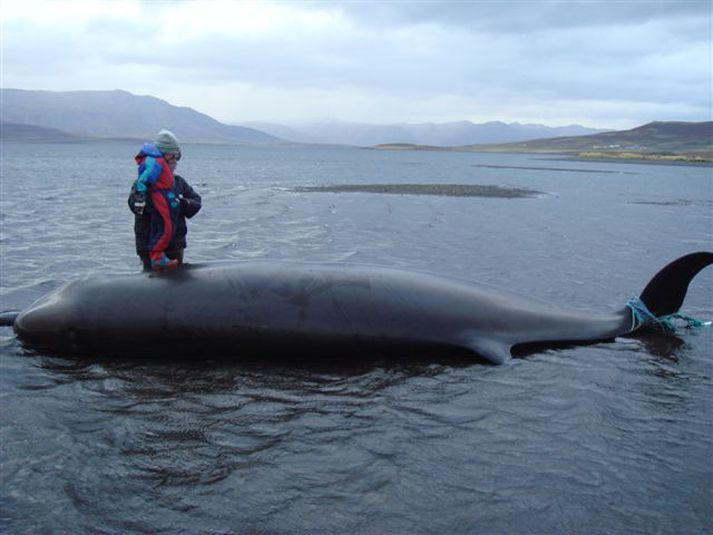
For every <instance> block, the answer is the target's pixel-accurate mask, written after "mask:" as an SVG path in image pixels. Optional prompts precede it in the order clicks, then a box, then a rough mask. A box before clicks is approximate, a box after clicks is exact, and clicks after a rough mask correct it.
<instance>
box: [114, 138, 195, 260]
mask: <svg viewBox="0 0 713 535" xmlns="http://www.w3.org/2000/svg"><path fill="white" fill-rule="evenodd" d="M178 160H180V151H179V156H178V158H170V159H169V160H168V162H167V163H168V167H169V168H170V170H171V172H172V173H173V194H174V197H175V198H177V199H178V204H179V206H178V213H177V214H176V216H175V219H173V220H172V223H173V224H174V225H173V226H174V228H173V237H172V239H171V241H170V243H169V244H168V247H167V248H166V250H165V254H166V256H167V257H168V258H169V260H176V261H177V263H178V265H181V264H182V263H183V251H184V249H185V248H186V246H187V242H186V234H187V233H188V226H187V224H186V219H190V218H191V217H193V216H194V215H196V214H197V213H198V212H199V211H200V209H201V207H202V199H201V196H200V195H199V194H198V193H197V192H196V191H195V190H194V189H193V188H192V187H191V186H190V184H189V183H188V182H187V181H186V180H185V179H184V178H183V177H182V176H180V175H177V174H176V166H177V165H178ZM128 204H129V209H130V210H131V211H132V212H133V213H134V216H135V217H134V237H135V238H136V254H137V255H138V256H139V258H140V259H141V263H142V264H143V269H144V271H151V270H152V267H151V257H150V255H149V238H150V231H151V216H150V213H149V212H150V211H151V204H150V203H149V204H148V205H147V203H146V197H145V196H143V195H140V194H139V193H138V192H137V191H136V187H135V186H134V187H132V188H131V193H130V195H129V198H128Z"/></svg>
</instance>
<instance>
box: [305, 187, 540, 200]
mask: <svg viewBox="0 0 713 535" xmlns="http://www.w3.org/2000/svg"><path fill="white" fill-rule="evenodd" d="M292 191H297V192H321V193H391V194H398V195H438V196H442V197H494V198H501V199H523V198H536V197H542V196H544V195H545V194H544V193H542V192H540V191H535V190H531V189H525V188H508V187H502V186H485V185H477V184H339V185H332V186H301V187H297V188H293V190H292Z"/></svg>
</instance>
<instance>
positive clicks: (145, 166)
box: [133, 130, 181, 271]
mask: <svg viewBox="0 0 713 535" xmlns="http://www.w3.org/2000/svg"><path fill="white" fill-rule="evenodd" d="M134 159H135V160H136V164H137V166H138V178H137V179H136V181H135V182H134V186H133V190H135V192H136V195H137V196H138V199H139V203H138V204H137V205H135V206H136V207H137V209H138V210H140V211H142V212H143V210H145V209H146V208H147V204H146V201H147V200H149V201H150V206H148V210H147V212H148V216H149V236H148V255H149V259H150V264H151V269H152V270H154V271H160V270H165V269H174V268H176V266H178V260H177V259H175V258H173V259H171V258H169V257H168V256H166V248H167V247H168V245H169V244H170V243H171V240H172V239H173V232H174V226H175V221H176V218H177V214H178V208H179V200H178V198H177V197H176V195H175V193H174V191H173V185H174V178H173V171H172V170H171V166H170V163H171V162H178V160H180V159H181V148H180V147H179V145H178V139H176V136H175V135H173V133H172V132H170V131H168V130H161V131H160V132H159V133H158V135H157V136H156V141H155V142H154V143H144V144H143V146H142V147H141V150H140V151H139V153H138V154H137V155H136V156H135V157H134ZM174 168H175V165H174ZM142 199H143V208H142V207H141V200H142Z"/></svg>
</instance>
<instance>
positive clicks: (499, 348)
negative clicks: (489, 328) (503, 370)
mask: <svg viewBox="0 0 713 535" xmlns="http://www.w3.org/2000/svg"><path fill="white" fill-rule="evenodd" d="M466 345H467V346H468V348H470V349H471V350H472V351H473V352H474V353H476V354H478V355H479V356H480V357H483V358H484V359H486V360H488V361H490V362H492V363H493V364H504V363H505V362H507V361H508V360H510V357H511V356H512V353H510V347H511V346H510V344H507V343H505V342H499V341H497V340H491V339H488V338H478V337H476V336H472V337H467V338H466Z"/></svg>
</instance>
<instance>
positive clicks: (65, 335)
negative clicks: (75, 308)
mask: <svg viewBox="0 0 713 535" xmlns="http://www.w3.org/2000/svg"><path fill="white" fill-rule="evenodd" d="M63 290H64V287H63V288H60V289H59V290H57V291H55V292H52V293H51V294H49V295H47V296H45V297H43V298H41V299H39V300H38V301H35V302H34V303H33V304H32V305H30V307H29V308H27V309H26V310H24V311H22V312H21V313H20V314H19V315H18V316H17V318H16V319H15V323H14V325H13V328H14V330H15V334H16V335H17V337H18V339H19V340H20V341H21V342H22V343H23V345H26V346H30V347H33V348H54V349H57V348H59V349H60V350H61V349H68V348H71V347H72V329H71V328H70V323H71V317H72V313H71V310H69V309H68V307H67V306H66V305H64V304H62V302H61V299H60V294H61V293H62V291H63Z"/></svg>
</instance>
